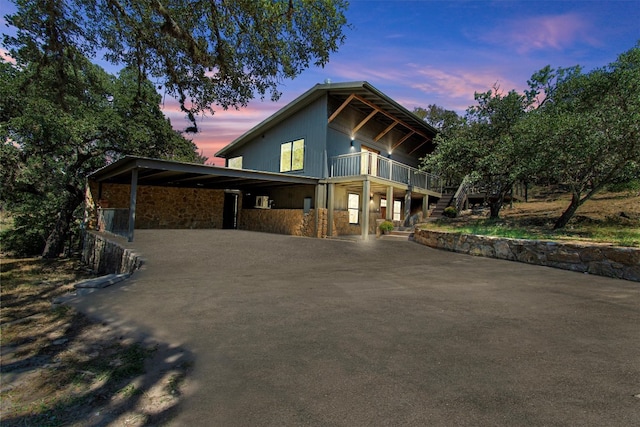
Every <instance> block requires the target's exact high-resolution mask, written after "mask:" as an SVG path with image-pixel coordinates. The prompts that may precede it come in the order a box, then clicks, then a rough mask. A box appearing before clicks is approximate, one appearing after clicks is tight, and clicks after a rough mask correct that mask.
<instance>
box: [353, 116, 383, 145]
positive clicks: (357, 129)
mask: <svg viewBox="0 0 640 427" xmlns="http://www.w3.org/2000/svg"><path fill="white" fill-rule="evenodd" d="M378 111H379V110H377V109H375V110H373V111H372V112H370V113H369V115H368V116H367V117H365V118H364V119H363V120H362V121H361V122H360V123H358V126H356V127H354V128H353V130H352V131H351V137H352V138H353V137H355V135H356V133H358V131H359V130H360V129H362V126H364V125H366V124H367V122H368V121H369V120H371V119H372V118H373V116H375V115H376V114H378Z"/></svg>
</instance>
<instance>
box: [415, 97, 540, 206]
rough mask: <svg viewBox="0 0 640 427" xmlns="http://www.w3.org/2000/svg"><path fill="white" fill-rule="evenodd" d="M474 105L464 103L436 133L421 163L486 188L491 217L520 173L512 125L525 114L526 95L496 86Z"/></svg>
mask: <svg viewBox="0 0 640 427" xmlns="http://www.w3.org/2000/svg"><path fill="white" fill-rule="evenodd" d="M475 100H476V105H474V106H471V107H469V108H468V109H467V112H466V115H465V117H464V120H459V121H457V123H455V125H453V126H451V127H450V128H449V129H448V130H447V132H443V133H440V134H438V136H437V137H436V150H435V151H434V152H433V153H432V154H431V155H429V156H427V157H426V158H425V159H424V161H423V167H425V168H427V169H429V170H432V171H434V172H436V173H440V174H442V175H444V176H445V177H446V178H447V179H448V180H454V181H457V182H458V183H459V182H461V181H462V179H463V178H465V177H466V179H468V180H469V181H470V183H472V184H478V185H482V186H483V187H484V188H485V190H486V191H487V193H488V196H489V197H488V201H489V205H490V207H491V217H492V218H497V217H498V215H499V212H500V208H501V207H502V202H503V200H504V197H505V196H506V195H507V194H508V193H509V192H510V191H511V188H512V186H513V183H514V182H515V181H516V180H517V178H518V173H521V170H520V169H521V168H520V167H518V166H517V164H518V162H519V159H520V156H519V153H520V150H521V147H520V146H519V145H518V144H517V140H516V139H515V138H514V131H513V128H514V126H515V124H516V123H517V122H518V120H519V119H520V118H521V117H522V116H523V115H524V114H525V110H526V108H527V106H528V101H527V99H526V98H525V97H524V96H523V95H520V94H518V93H516V92H515V91H511V92H509V93H507V94H503V93H502V92H501V91H500V89H499V88H498V87H497V86H496V87H494V88H493V89H492V90H489V91H487V92H482V93H476V94H475Z"/></svg>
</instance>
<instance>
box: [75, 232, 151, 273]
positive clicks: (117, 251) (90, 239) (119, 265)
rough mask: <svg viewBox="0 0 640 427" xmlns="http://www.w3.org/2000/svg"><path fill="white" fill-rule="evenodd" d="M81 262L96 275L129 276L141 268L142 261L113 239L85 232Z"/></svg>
mask: <svg viewBox="0 0 640 427" xmlns="http://www.w3.org/2000/svg"><path fill="white" fill-rule="evenodd" d="M82 262H84V263H85V264H86V265H87V266H88V267H89V268H91V269H92V270H93V271H95V272H96V273H97V274H114V273H115V274H131V273H133V272H134V271H135V270H137V269H139V268H140V266H142V263H143V262H142V259H141V258H140V256H139V255H138V254H136V253H135V252H133V251H132V250H131V249H128V248H125V244H124V243H120V242H119V241H118V239H117V238H115V237H106V236H104V235H102V234H99V233H97V232H95V231H91V230H89V231H87V232H86V233H85V235H84V244H83V245H82Z"/></svg>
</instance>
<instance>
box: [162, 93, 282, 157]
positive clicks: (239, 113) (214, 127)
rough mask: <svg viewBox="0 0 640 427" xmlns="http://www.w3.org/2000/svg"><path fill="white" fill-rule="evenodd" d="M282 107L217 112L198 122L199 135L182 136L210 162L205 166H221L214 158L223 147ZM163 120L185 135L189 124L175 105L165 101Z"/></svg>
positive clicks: (272, 105) (257, 104)
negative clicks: (167, 120) (196, 147)
mask: <svg viewBox="0 0 640 427" xmlns="http://www.w3.org/2000/svg"><path fill="white" fill-rule="evenodd" d="M281 106H282V104H281V103H272V102H269V103H267V102H264V103H263V102H259V101H256V102H253V103H250V104H249V105H248V106H247V107H245V108H240V109H238V110H235V109H230V110H222V109H220V110H218V111H216V112H215V114H214V115H213V116H212V115H204V116H200V117H198V118H197V125H198V133H196V134H191V133H189V134H184V136H185V137H186V138H188V139H191V140H193V142H194V143H195V144H196V145H197V146H198V149H199V150H200V151H202V153H203V154H204V155H205V156H207V157H208V158H209V160H208V161H207V163H209V164H216V165H224V159H220V158H217V157H215V153H217V152H218V151H219V150H220V149H222V148H223V147H224V146H226V145H227V144H229V143H230V142H231V141H233V140H234V139H236V138H238V137H239V136H240V135H242V134H243V133H245V132H246V131H248V130H249V129H251V128H252V127H254V126H255V125H257V124H258V123H260V122H261V121H262V120H264V119H266V118H267V117H269V116H270V115H271V114H273V113H274V112H275V111H277V110H278V109H279V108H280V107H281ZM162 111H163V113H164V114H165V116H166V117H168V118H169V119H170V120H171V124H172V126H173V128H174V129H176V130H178V131H184V130H185V129H186V128H187V127H189V126H191V123H190V122H189V121H188V120H187V118H186V115H185V113H184V112H182V111H181V110H180V107H179V105H178V102H177V101H176V100H175V99H173V98H167V99H166V100H165V102H164V105H163V107H162Z"/></svg>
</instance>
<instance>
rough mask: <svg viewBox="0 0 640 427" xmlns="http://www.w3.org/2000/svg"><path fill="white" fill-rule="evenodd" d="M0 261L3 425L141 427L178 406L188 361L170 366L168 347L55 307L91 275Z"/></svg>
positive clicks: (65, 267) (74, 265)
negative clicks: (55, 303) (76, 285)
mask: <svg viewBox="0 0 640 427" xmlns="http://www.w3.org/2000/svg"><path fill="white" fill-rule="evenodd" d="M0 262H1V270H2V273H1V282H2V283H1V284H2V294H1V296H2V307H1V309H0V321H1V324H2V340H1V347H2V352H1V354H2V358H1V373H2V382H1V386H0V413H1V414H2V415H1V419H0V421H1V424H2V425H3V426H25V425H42V426H44V425H46V426H57V425H65V426H75V425H78V426H80V425H87V424H88V423H89V424H91V425H107V424H113V425H122V426H141V425H149V424H150V423H151V424H157V423H158V422H161V420H162V418H163V417H164V416H166V414H168V413H169V412H170V411H171V410H172V408H174V407H175V405H176V404H177V403H178V402H179V400H180V390H181V386H182V382H183V380H184V378H185V376H186V373H187V371H188V369H189V363H188V362H186V361H184V360H181V359H180V358H179V357H178V358H175V363H173V364H170V365H168V364H167V363H166V362H165V361H164V359H165V358H166V356H167V351H169V349H167V348H166V346H165V345H163V344H162V343H159V342H154V341H153V340H152V339H139V337H138V339H134V338H133V337H131V336H128V335H127V334H125V333H123V331H118V330H115V329H114V328H112V327H111V326H110V325H108V324H103V323H96V322H94V321H92V320H90V319H89V318H87V317H86V316H85V315H83V314H81V313H78V312H76V311H75V310H74V309H72V308H70V307H68V306H64V305H61V306H58V305H52V301H53V300H54V299H55V298H57V297H60V296H63V295H68V294H70V293H72V292H74V288H73V283H74V282H77V281H79V280H82V279H85V278H88V277H91V275H90V273H89V272H87V271H86V270H84V269H83V268H82V266H80V264H79V263H78V261H76V260H69V259H67V260H56V261H44V260H41V259H37V258H32V259H8V258H6V257H3V258H2V259H0ZM170 351H171V352H172V353H173V354H176V353H179V349H170Z"/></svg>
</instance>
